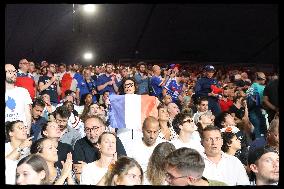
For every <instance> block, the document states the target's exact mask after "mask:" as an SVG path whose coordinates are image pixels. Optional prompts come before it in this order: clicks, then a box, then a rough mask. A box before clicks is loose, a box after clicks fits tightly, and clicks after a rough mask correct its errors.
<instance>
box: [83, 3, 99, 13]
mask: <svg viewBox="0 0 284 189" xmlns="http://www.w3.org/2000/svg"><path fill="white" fill-rule="evenodd" d="M83 9H84V11H85V12H86V13H88V14H93V13H94V12H95V11H96V10H97V7H96V5H94V4H86V5H83Z"/></svg>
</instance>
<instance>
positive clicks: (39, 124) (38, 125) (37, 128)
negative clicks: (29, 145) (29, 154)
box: [31, 117, 47, 142]
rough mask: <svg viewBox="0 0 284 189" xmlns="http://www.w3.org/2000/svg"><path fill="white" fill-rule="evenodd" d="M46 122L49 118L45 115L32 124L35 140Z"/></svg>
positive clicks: (32, 134)
mask: <svg viewBox="0 0 284 189" xmlns="http://www.w3.org/2000/svg"><path fill="white" fill-rule="evenodd" d="M46 122H47V120H46V119H45V118H44V117H39V119H37V120H36V122H35V123H32V124H31V136H34V138H33V139H32V141H33V142H34V141H36V140H37V139H38V136H39V134H40V133H41V129H42V125H43V124H44V123H46Z"/></svg>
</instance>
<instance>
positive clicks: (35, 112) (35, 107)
mask: <svg viewBox="0 0 284 189" xmlns="http://www.w3.org/2000/svg"><path fill="white" fill-rule="evenodd" d="M44 107H45V103H44V101H43V100H42V98H36V99H35V100H34V102H33V104H32V126H31V136H33V137H34V138H33V142H34V141H36V140H37V138H38V136H39V134H40V132H41V128H42V125H43V124H44V123H46V121H47V120H46V119H45V118H44V117H42V116H41V115H42V112H43V109H44Z"/></svg>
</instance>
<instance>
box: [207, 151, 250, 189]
mask: <svg viewBox="0 0 284 189" xmlns="http://www.w3.org/2000/svg"><path fill="white" fill-rule="evenodd" d="M202 156H203V158H204V162H205V169H204V172H203V176H204V177H206V178H207V179H210V180H217V181H221V182H224V183H226V184H228V185H229V186H235V185H250V182H249V178H248V175H247V173H246V170H245V168H244V166H243V164H242V162H241V161H240V160H239V159H238V158H237V157H235V156H232V155H229V154H226V153H224V152H222V156H221V160H220V161H219V162H218V164H215V163H213V162H212V161H211V160H209V159H208V158H207V155H206V154H205V153H203V154H202Z"/></svg>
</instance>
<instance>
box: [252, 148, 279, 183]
mask: <svg viewBox="0 0 284 189" xmlns="http://www.w3.org/2000/svg"><path fill="white" fill-rule="evenodd" d="M248 164H249V167H250V170H251V178H250V180H251V185H257V186H259V185H278V182H279V154H278V152H277V151H275V150H273V149H271V148H263V147H262V148H257V149H255V150H254V151H252V152H250V153H249V157H248Z"/></svg>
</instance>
